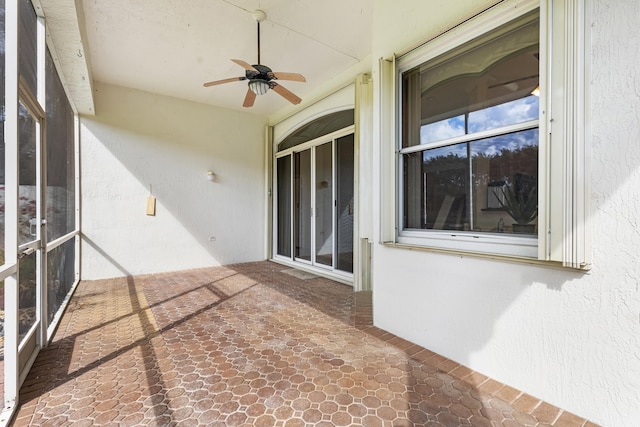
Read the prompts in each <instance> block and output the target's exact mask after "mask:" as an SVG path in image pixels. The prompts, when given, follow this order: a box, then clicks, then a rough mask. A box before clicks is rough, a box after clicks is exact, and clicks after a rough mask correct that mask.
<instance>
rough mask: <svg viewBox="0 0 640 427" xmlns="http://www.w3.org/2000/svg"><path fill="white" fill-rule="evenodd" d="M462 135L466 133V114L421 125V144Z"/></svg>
mask: <svg viewBox="0 0 640 427" xmlns="http://www.w3.org/2000/svg"><path fill="white" fill-rule="evenodd" d="M461 135H464V115H460V116H457V117H452V118H450V119H445V120H440V121H439V122H435V123H430V124H428V125H424V126H422V127H420V144H427V143H429V142H434V141H443V140H445V139H449V138H453V137H455V136H461Z"/></svg>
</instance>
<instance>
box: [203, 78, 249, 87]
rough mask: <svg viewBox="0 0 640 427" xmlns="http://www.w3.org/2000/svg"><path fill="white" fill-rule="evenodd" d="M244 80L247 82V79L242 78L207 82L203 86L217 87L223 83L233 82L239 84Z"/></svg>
mask: <svg viewBox="0 0 640 427" xmlns="http://www.w3.org/2000/svg"><path fill="white" fill-rule="evenodd" d="M242 80H247V78H246V77H244V76H242V77H231V78H229V79H223V80H216V81H213V82H207V83H205V84H203V86H204V87H210V86H217V85H221V84H223V83H231V82H239V81H242Z"/></svg>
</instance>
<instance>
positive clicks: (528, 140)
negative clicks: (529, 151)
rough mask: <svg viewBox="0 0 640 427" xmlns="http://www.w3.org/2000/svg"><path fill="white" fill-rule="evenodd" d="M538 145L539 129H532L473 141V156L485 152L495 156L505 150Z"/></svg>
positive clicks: (486, 154)
mask: <svg viewBox="0 0 640 427" xmlns="http://www.w3.org/2000/svg"><path fill="white" fill-rule="evenodd" d="M537 145H538V129H530V130H525V131H521V132H515V133H510V134H507V135H500V136H495V137H493V138H487V139H481V140H478V141H473V142H472V143H471V151H472V155H473V156H477V155H480V154H484V155H485V156H489V157H491V156H495V155H497V154H500V152H501V151H503V150H508V151H514V150H517V149H519V148H523V147H527V146H537Z"/></svg>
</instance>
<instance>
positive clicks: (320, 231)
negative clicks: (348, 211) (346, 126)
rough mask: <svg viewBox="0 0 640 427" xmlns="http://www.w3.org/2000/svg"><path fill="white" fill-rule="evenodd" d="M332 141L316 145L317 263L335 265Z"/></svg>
mask: <svg viewBox="0 0 640 427" xmlns="http://www.w3.org/2000/svg"><path fill="white" fill-rule="evenodd" d="M332 145H333V144H332V143H330V142H329V143H327V144H322V145H319V146H317V147H316V174H315V179H316V212H315V215H314V217H315V221H316V227H315V228H316V233H315V234H316V248H315V251H316V263H318V264H324V265H328V266H333V153H332Z"/></svg>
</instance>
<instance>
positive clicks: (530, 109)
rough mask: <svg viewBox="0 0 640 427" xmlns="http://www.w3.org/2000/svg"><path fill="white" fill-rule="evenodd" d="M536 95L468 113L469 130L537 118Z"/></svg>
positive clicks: (492, 127)
mask: <svg viewBox="0 0 640 427" xmlns="http://www.w3.org/2000/svg"><path fill="white" fill-rule="evenodd" d="M538 99H539V98H538V97H537V96H533V95H532V96H528V97H526V98H521V99H516V100H515V101H510V102H505V103H504V104H500V105H496V106H493V107H489V108H485V109H483V110H478V111H473V112H471V113H469V132H470V133H472V132H480V131H483V130H488V129H495V128H498V127H502V126H507V125H512V124H515V123H522V122H526V121H528V120H535V119H537V118H538Z"/></svg>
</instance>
